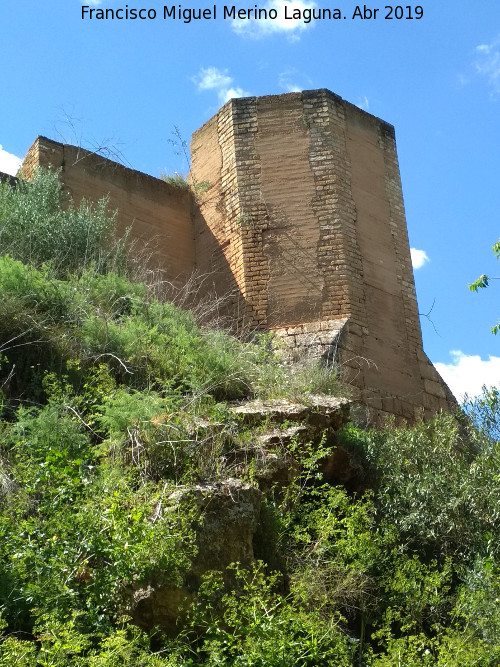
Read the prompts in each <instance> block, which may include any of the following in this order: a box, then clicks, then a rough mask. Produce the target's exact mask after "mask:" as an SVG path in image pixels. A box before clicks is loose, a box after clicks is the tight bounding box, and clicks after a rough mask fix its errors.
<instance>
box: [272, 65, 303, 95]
mask: <svg viewBox="0 0 500 667" xmlns="http://www.w3.org/2000/svg"><path fill="white" fill-rule="evenodd" d="M296 76H297V70H295V69H293V68H292V69H288V70H286V71H285V72H281V74H280V75H279V79H278V85H279V87H280V88H282V89H283V90H284V91H286V92H287V93H300V92H301V90H302V87H301V86H299V85H298V83H297V82H296Z"/></svg>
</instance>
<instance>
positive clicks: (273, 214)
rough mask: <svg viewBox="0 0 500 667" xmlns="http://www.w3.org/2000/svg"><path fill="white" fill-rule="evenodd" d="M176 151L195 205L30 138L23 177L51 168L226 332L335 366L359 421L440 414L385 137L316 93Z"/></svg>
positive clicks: (442, 394)
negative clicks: (154, 257) (356, 402)
mask: <svg viewBox="0 0 500 667" xmlns="http://www.w3.org/2000/svg"><path fill="white" fill-rule="evenodd" d="M191 149H192V151H191V152H192V165H191V175H190V179H191V183H192V185H193V189H194V190H195V191H196V190H198V195H197V196H196V201H195V200H194V199H193V198H191V196H190V194H189V193H188V192H187V191H183V190H180V191H179V190H176V189H175V188H171V187H170V186H168V185H166V184H165V183H163V182H162V181H159V180H158V179H154V178H152V177H150V176H146V175H144V174H140V173H139V172H135V171H133V170H130V169H126V168H125V167H122V166H121V165H117V164H116V163H114V162H111V161H110V160H104V159H102V158H98V157H96V156H94V155H92V154H89V153H87V152H85V151H81V150H79V149H77V148H75V147H73V146H66V145H63V144H58V143H57V142H50V141H49V140H46V139H44V138H39V139H38V140H37V141H36V142H35V144H34V145H33V147H32V148H31V149H30V152H29V153H28V155H27V157H26V160H25V163H24V172H25V174H26V175H27V176H28V177H29V176H30V174H31V173H32V170H33V166H34V165H36V164H47V163H50V164H54V165H56V166H61V167H62V169H63V180H64V183H65V185H66V187H67V188H68V189H69V190H70V191H71V192H72V194H73V196H74V197H75V198H76V199H79V198H81V197H82V196H85V197H89V198H92V199H96V198H98V197H100V196H102V195H105V194H109V196H110V203H111V207H112V208H117V209H118V210H119V222H120V225H121V226H122V227H125V226H128V225H129V224H130V223H131V222H132V221H133V223H134V227H133V229H134V234H135V235H136V236H138V237H139V238H141V239H143V240H145V241H147V240H148V239H151V238H156V240H157V244H158V250H159V254H160V255H161V257H162V258H163V261H164V264H165V266H166V267H167V273H168V275H169V277H177V276H182V275H184V276H185V275H187V274H189V273H190V272H191V271H192V270H193V269H196V270H197V271H198V273H199V274H202V275H205V276H206V277H207V278H206V281H205V283H204V284H205V285H206V287H207V288H208V287H210V288H212V287H215V289H216V291H217V292H219V293H220V294H222V293H225V292H233V294H234V298H233V299H232V300H230V301H229V302H228V303H229V308H230V314H231V315H232V317H233V318H234V321H235V322H244V323H245V325H246V326H247V327H250V328H251V329H257V330H267V331H275V332H276V334H277V336H278V337H279V338H280V339H281V340H282V341H283V343H284V344H285V345H286V346H288V348H289V349H290V350H292V352H295V353H299V352H301V353H304V352H305V353H310V354H314V355H315V356H324V357H325V359H327V360H328V361H329V362H332V361H333V360H335V361H337V362H339V363H340V364H341V367H342V369H343V372H344V375H345V377H346V379H348V380H349V381H350V382H351V383H352V384H353V385H354V386H355V387H356V388H357V392H358V396H359V398H360V400H361V401H362V402H363V403H364V404H365V405H366V406H367V407H368V413H369V417H370V418H372V419H377V418H380V417H381V416H384V415H386V414H394V415H397V416H399V417H404V418H406V419H410V420H413V419H414V418H415V416H416V414H417V413H418V411H420V410H424V412H425V414H427V415H431V414H433V413H435V412H436V411H437V410H440V409H444V410H448V409H451V408H453V407H454V405H455V400H454V398H453V396H452V395H451V394H450V392H449V390H448V388H447V386H446V385H445V384H444V382H443V381H442V379H441V378H440V376H439V375H438V374H437V372H436V370H435V369H434V367H433V365H432V364H431V363H430V362H429V360H428V359H427V357H426V355H425V353H424V351H423V349H422V337H421V332H420V323H419V316H418V308H417V301H416V296H415V287H414V281H413V271H412V265H411V257H410V249H409V244H408V235H407V229H406V220H405V213H404V204H403V197H402V191H401V181H400V175H399V166H398V159H397V153H396V143H395V136H394V128H393V127H392V126H391V125H388V124H387V123H385V122H383V121H381V120H380V119H378V118H375V117H374V116H372V115H370V114H368V113H365V112H364V111H362V110H361V109H358V108H357V107H355V106H353V105H352V104H349V103H348V102H346V101H344V100H342V99H341V98H340V97H338V96H337V95H334V94H333V93H331V92H330V91H328V90H312V91H304V92H303V93H290V94H286V95H274V96H267V97H250V98H241V99H235V100H231V101H229V102H228V103H227V104H225V105H224V106H223V107H222V108H221V109H220V111H219V112H218V113H217V114H216V115H215V116H214V117H213V118H211V119H210V120H209V121H208V122H207V123H205V125H203V127H201V128H200V129H199V130H198V131H197V132H195V133H194V135H193V139H192V145H191ZM204 183H208V184H209V188H208V190H207V191H205V189H206V188H200V187H199V186H200V185H202V184H204Z"/></svg>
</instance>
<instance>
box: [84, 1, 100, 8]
mask: <svg viewBox="0 0 500 667" xmlns="http://www.w3.org/2000/svg"><path fill="white" fill-rule="evenodd" d="M101 1H102V0H85V3H86V4H89V5H94V7H95V6H96V5H100V4H101ZM83 2H84V0H82V4H83Z"/></svg>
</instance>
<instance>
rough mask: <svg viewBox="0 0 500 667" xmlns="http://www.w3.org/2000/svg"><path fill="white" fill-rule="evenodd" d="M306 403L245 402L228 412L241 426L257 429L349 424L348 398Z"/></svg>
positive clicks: (313, 397) (323, 398) (312, 399)
mask: <svg viewBox="0 0 500 667" xmlns="http://www.w3.org/2000/svg"><path fill="white" fill-rule="evenodd" d="M307 403H308V405H305V404H302V403H291V402H290V401H287V400H286V399H284V398H277V399H273V400H269V401H259V400H257V401H247V402H246V403H243V404H241V405H237V406H233V407H232V408H231V411H232V413H233V414H234V415H237V416H239V417H240V419H241V420H242V422H243V424H248V425H252V426H256V425H259V424H262V423H265V422H270V423H273V424H282V423H283V422H300V423H301V424H302V425H303V426H304V427H307V428H308V429H309V431H311V430H313V431H316V430H321V429H327V428H333V429H339V428H341V427H342V425H343V424H345V423H346V422H347V421H348V420H349V405H350V401H349V399H347V398H337V397H335V396H323V395H310V396H309V397H308V401H307Z"/></svg>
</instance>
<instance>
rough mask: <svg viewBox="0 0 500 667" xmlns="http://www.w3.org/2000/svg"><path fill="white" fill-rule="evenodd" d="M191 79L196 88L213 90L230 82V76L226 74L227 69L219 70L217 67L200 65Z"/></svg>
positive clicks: (226, 85) (227, 85)
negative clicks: (199, 68)
mask: <svg viewBox="0 0 500 667" xmlns="http://www.w3.org/2000/svg"><path fill="white" fill-rule="evenodd" d="M193 81H194V82H195V83H196V85H197V86H198V90H213V89H214V88H215V89H221V88H228V87H229V86H230V85H231V83H232V81H233V80H232V78H231V77H230V76H229V75H228V73H227V69H225V70H220V69H217V67H202V68H201V70H200V71H199V72H198V74H197V75H196V76H194V77H193Z"/></svg>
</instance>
